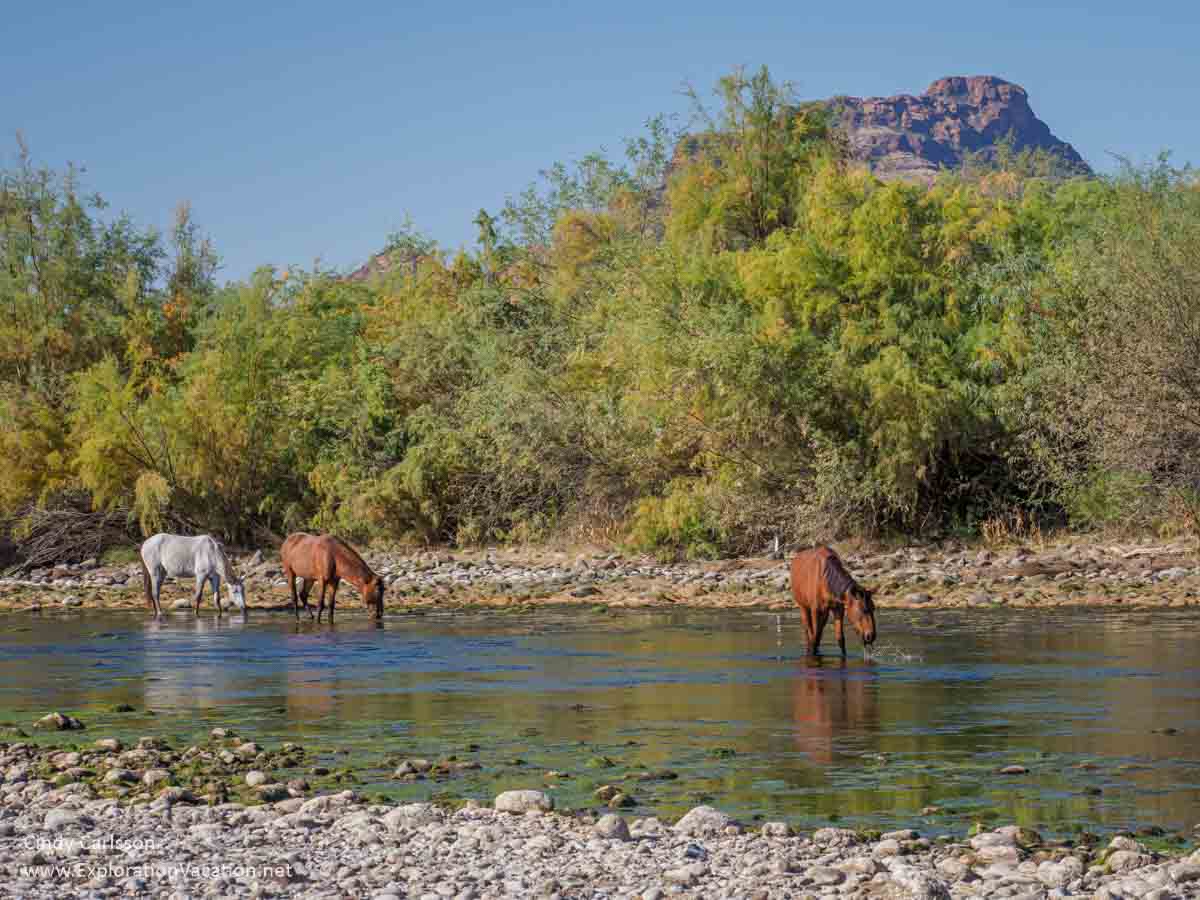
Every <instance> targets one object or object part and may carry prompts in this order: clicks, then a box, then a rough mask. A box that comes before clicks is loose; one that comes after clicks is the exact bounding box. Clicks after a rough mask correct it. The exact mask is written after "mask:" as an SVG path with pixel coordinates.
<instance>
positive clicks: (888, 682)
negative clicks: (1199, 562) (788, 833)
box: [0, 610, 1200, 831]
mask: <svg viewBox="0 0 1200 900" xmlns="http://www.w3.org/2000/svg"><path fill="white" fill-rule="evenodd" d="M10 621H12V622H13V623H14V624H15V623H17V622H18V621H19V622H20V629H21V630H18V629H17V628H9V629H5V630H3V631H0V719H3V720H7V721H11V722H15V723H18V724H22V725H26V726H27V725H28V724H29V723H30V722H31V721H32V720H33V719H34V718H36V717H38V716H40V715H42V714H44V713H45V712H47V711H50V710H52V709H61V710H63V711H65V712H70V713H72V714H75V715H78V716H79V717H81V718H83V719H84V721H85V722H87V724H88V728H89V731H88V732H87V736H88V737H89V738H91V737H92V736H93V735H95V736H97V737H99V736H104V735H108V734H113V735H116V736H119V737H124V738H130V737H132V738H136V737H137V736H139V735H141V734H148V733H155V734H164V735H167V736H171V737H174V738H176V739H178V740H180V741H195V740H201V739H203V738H204V736H205V735H206V733H207V731H208V730H209V729H211V728H212V727H214V726H216V725H222V726H226V727H234V728H236V729H238V730H239V731H240V732H241V733H242V734H245V735H247V736H249V737H253V738H254V739H256V740H259V741H263V742H276V741H284V740H293V741H299V742H302V743H304V745H305V746H307V747H310V748H312V749H313V750H314V752H315V753H317V755H318V757H320V758H325V759H328V760H329V761H331V762H332V763H334V764H336V765H337V766H339V767H344V768H353V769H355V771H356V772H359V773H360V774H361V777H362V778H363V781H362V784H361V787H362V789H364V790H367V791H369V792H370V793H372V794H380V793H382V794H387V795H389V796H393V797H409V798H425V797H430V796H433V795H435V794H437V795H457V796H463V797H465V796H476V797H482V798H490V797H491V796H492V795H493V794H494V793H495V791H497V790H499V789H503V788H505V787H509V786H519V787H530V786H534V787H537V786H540V785H541V784H542V783H543V782H544V781H545V780H546V778H545V773H546V772H547V771H550V770H557V771H560V772H567V773H569V774H570V776H571V777H570V778H569V779H561V780H557V781H552V783H553V784H554V787H553V788H552V790H553V791H554V792H555V794H556V795H557V796H558V798H559V800H560V803H562V804H564V805H568V806H576V805H583V804H588V803H591V802H594V801H592V799H591V796H592V791H593V790H594V789H595V787H597V786H598V785H600V784H607V783H617V782H620V783H621V784H622V785H623V786H624V787H626V788H627V789H629V790H632V791H633V794H634V796H635V798H636V800H637V801H638V804H639V808H638V810H636V811H637V812H641V813H651V812H653V813H660V814H671V813H677V812H681V811H683V810H684V809H686V808H688V807H690V806H693V805H695V804H696V803H698V802H712V803H716V804H718V805H720V806H721V807H722V808H725V809H727V810H729V811H730V812H733V813H735V814H738V815H741V816H743V817H746V818H751V817H753V816H755V815H770V816H772V817H786V818H789V819H791V820H793V821H796V822H798V823H819V822H827V821H829V820H831V819H834V818H836V819H837V820H839V821H841V822H844V823H847V824H863V825H871V826H878V827H886V826H888V825H908V824H912V822H913V819H914V817H915V816H917V815H918V814H919V813H920V811H921V810H922V809H923V808H925V807H928V806H938V807H941V808H942V812H940V813H939V814H938V815H939V817H940V818H939V820H938V821H939V827H942V828H945V829H947V830H959V831H961V830H963V829H965V828H966V827H968V826H969V825H970V824H971V823H973V822H974V821H976V820H981V819H982V820H988V819H992V818H999V819H1003V820H1005V821H1011V820H1016V821H1019V822H1021V823H1022V824H1028V825H1033V826H1039V827H1042V828H1046V829H1047V830H1050V831H1056V830H1057V831H1069V830H1070V829H1071V828H1073V827H1077V826H1078V825H1080V824H1086V825H1088V826H1093V827H1102V828H1103V827H1106V828H1110V829H1115V828H1126V827H1136V826H1138V825H1144V824H1155V825H1161V826H1164V827H1172V828H1180V827H1190V826H1191V825H1193V824H1195V822H1196V821H1197V819H1198V818H1200V668H1198V666H1197V662H1196V658H1195V654H1194V650H1193V647H1192V641H1191V640H1190V639H1189V635H1190V634H1192V633H1194V630H1195V626H1196V625H1197V624H1198V622H1200V616H1197V615H1195V614H1194V613H1187V612H1180V613H1162V612H1159V613H1155V614H1154V617H1153V618H1148V617H1147V616H1146V615H1145V614H1140V613H1137V612H1134V611H1121V612H1119V613H1109V612H1098V611H1096V610H1084V611H1054V612H1052V613H1039V612H1015V611H1007V612H992V611H984V612H980V613H973V612H972V613H967V612H960V611H941V612H938V613H930V612H919V611H918V612H911V613H910V612H901V611H895V610H889V611H886V612H885V614H883V615H881V616H880V630H881V637H882V638H884V639H886V640H887V641H888V642H889V644H891V645H892V646H894V647H896V648H897V650H898V653H899V655H898V656H897V657H896V658H897V659H904V658H905V656H904V654H912V655H913V658H915V659H918V660H919V662H891V661H889V662H885V661H881V660H864V659H863V658H862V657H861V656H854V655H852V656H851V657H850V658H849V659H842V658H841V657H839V656H825V657H818V658H806V657H804V656H803V655H802V641H801V638H800V634H799V627H798V621H797V620H796V618H795V617H794V616H784V617H783V618H782V620H780V619H779V617H777V616H776V615H775V614H761V613H744V612H717V611H698V610H686V611H666V612H662V611H638V612H627V613H622V614H619V615H597V614H594V613H591V612H587V611H579V610H572V611H561V610H558V611H555V610H550V611H543V612H539V613H537V614H531V615H513V614H510V613H492V614H475V613H471V614H449V613H446V614H432V615H428V616H408V615H393V616H390V617H388V618H386V619H385V620H384V622H374V621H372V620H370V619H368V618H366V617H365V616H363V615H361V614H360V613H359V612H358V611H353V612H352V611H350V610H347V611H346V613H341V614H339V616H338V618H337V624H336V625H330V624H328V623H324V622H323V623H321V624H319V625H318V624H317V623H315V622H310V621H308V620H307V619H306V618H304V617H301V619H300V621H299V622H297V621H296V619H295V617H294V616H293V615H292V614H291V613H290V612H281V613H272V614H262V613H259V614H253V613H252V614H251V615H250V616H249V618H243V617H242V616H240V615H233V616H229V615H226V616H222V617H220V618H218V617H217V616H216V615H215V614H211V615H202V616H201V617H200V618H195V617H192V616H191V615H190V614H173V615H168V616H166V617H164V618H163V619H162V620H159V621H153V620H146V619H144V618H143V617H142V616H140V615H135V614H128V613H126V614H117V613H110V614H99V613H86V614H73V615H62V616H47V617H43V618H41V619H21V620H17V619H12V620H10ZM777 623H778V624H777ZM851 642H854V639H851ZM857 649H858V648H857V646H855V647H854V648H853V649H852V651H851V652H852V654H853V653H854V652H855V650H857ZM121 705H127V706H132V707H134V709H135V711H134V712H132V713H129V712H126V713H117V712H115V710H116V709H117V708H118V707H119V706H121ZM39 739H43V738H39ZM472 747H474V748H478V749H473V750H466V749H464V748H472ZM451 755H458V756H459V757H460V759H462V758H470V759H475V760H478V761H479V762H480V763H481V764H482V765H483V768H482V769H481V770H479V771H478V772H473V773H470V774H467V775H464V776H462V777H456V778H454V779H451V780H449V781H445V782H433V781H429V782H418V783H413V784H409V783H403V782H398V781H395V780H394V779H393V778H392V777H391V773H392V770H393V769H394V767H395V766H394V764H395V760H396V759H397V758H400V759H402V758H405V757H411V756H423V757H426V758H430V759H434V758H439V757H446V756H451ZM1013 763H1019V764H1021V765H1023V766H1025V767H1026V768H1028V769H1029V772H1028V774H1026V775H1021V776H1004V775H1000V774H999V769H1000V768H1002V767H1004V766H1006V765H1010V764H1013ZM664 772H665V773H666V774H664ZM670 774H674V775H676V776H677V777H676V778H670V777H669V775H670Z"/></svg>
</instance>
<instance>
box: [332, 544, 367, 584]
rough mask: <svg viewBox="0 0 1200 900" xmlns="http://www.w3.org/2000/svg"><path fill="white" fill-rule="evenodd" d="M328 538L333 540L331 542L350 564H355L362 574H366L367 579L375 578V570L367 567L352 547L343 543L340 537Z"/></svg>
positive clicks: (365, 562)
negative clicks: (348, 558)
mask: <svg viewBox="0 0 1200 900" xmlns="http://www.w3.org/2000/svg"><path fill="white" fill-rule="evenodd" d="M330 537H331V538H333V540H334V541H335V542H336V543H337V545H338V549H340V550H341V551H342V552H344V553H345V554H346V555H347V556H348V557H350V561H351V562H354V563H357V564H358V565H360V566H362V570H363V572H365V573H366V576H367V577H368V578H374V577H375V570H374V569H372V568H371V567H370V566H368V565H367V561H366V560H365V559H363V558H362V556H361V555H360V554H359V552H358V551H357V550H355V549H354V548H353V547H351V546H350V545H349V544H347V543H346V542H345V541H343V540H342V539H341V538H340V537H337V536H335V535H330Z"/></svg>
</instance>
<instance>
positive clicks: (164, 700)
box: [143, 617, 246, 710]
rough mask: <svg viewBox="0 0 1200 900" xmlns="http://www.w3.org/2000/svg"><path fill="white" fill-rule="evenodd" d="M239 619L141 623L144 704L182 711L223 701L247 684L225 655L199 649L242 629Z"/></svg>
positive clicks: (176, 618)
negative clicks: (209, 642)
mask: <svg viewBox="0 0 1200 900" xmlns="http://www.w3.org/2000/svg"><path fill="white" fill-rule="evenodd" d="M244 624H245V623H244V622H243V621H242V620H239V619H217V618H212V619H208V618H202V619H181V618H178V617H175V618H172V619H166V620H164V619H151V620H149V621H147V622H146V626H145V643H144V647H145V650H144V653H145V671H146V674H147V675H148V676H149V677H148V678H146V679H145V681H144V683H143V692H144V702H145V706H146V708H147V709H160V710H184V709H189V708H197V707H199V708H209V707H215V706H223V705H227V704H228V702H229V697H230V696H231V695H234V694H237V693H238V692H239V691H241V690H243V689H244V687H245V680H246V675H245V672H244V671H241V672H239V669H238V665H237V664H236V663H234V662H232V661H231V659H230V658H229V657H227V656H225V655H224V654H221V653H218V654H215V655H214V654H212V653H210V652H207V651H206V650H205V649H201V648H197V647H196V644H197V643H198V642H199V641H207V640H213V641H215V642H221V641H224V640H226V639H227V638H228V637H229V632H236V631H240V630H241V629H242V628H243V627H244Z"/></svg>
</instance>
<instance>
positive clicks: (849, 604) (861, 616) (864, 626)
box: [842, 585, 875, 646]
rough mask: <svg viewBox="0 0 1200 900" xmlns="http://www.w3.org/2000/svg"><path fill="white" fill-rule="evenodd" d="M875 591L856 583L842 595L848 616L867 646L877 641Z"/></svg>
mask: <svg viewBox="0 0 1200 900" xmlns="http://www.w3.org/2000/svg"><path fill="white" fill-rule="evenodd" d="M874 596H875V595H874V593H873V592H872V591H868V590H867V589H866V588H862V587H859V586H858V585H855V586H854V587H852V588H850V590H848V591H846V593H845V594H843V595H842V604H843V605H844V606H845V607H846V617H847V618H848V619H849V620H850V624H851V625H853V626H854V630H855V631H857V632H858V636H859V637H861V638H862V642H863V643H864V644H866V645H867V646H870V645H871V644H873V643H875V600H874Z"/></svg>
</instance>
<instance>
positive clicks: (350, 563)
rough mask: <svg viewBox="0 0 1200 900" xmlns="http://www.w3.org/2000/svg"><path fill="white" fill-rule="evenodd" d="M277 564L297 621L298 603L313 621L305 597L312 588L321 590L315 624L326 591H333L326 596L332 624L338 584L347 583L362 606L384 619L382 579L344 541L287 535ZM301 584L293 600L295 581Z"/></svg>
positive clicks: (320, 536) (332, 537)
mask: <svg viewBox="0 0 1200 900" xmlns="http://www.w3.org/2000/svg"><path fill="white" fill-rule="evenodd" d="M279 560H280V562H281V563H282V564H283V577H284V578H286V579H287V583H288V587H289V588H291V591H292V609H293V610H294V611H295V613H296V618H299V617H300V604H299V601H300V600H303V601H304V608H305V609H307V610H308V615H309V617H310V618H311V617H312V610H311V609H309V605H308V594H309V591H311V590H312V586H313V585H314V584H317V585H319V586H320V588H321V599H320V605H319V606H318V607H317V621H318V622H320V621H321V613H322V612H323V611H324V609H325V589H326V588H327V587H331V588H332V589H333V590H332V592H331V593H330V595H329V621H330V622H332V621H333V609H334V604H335V603H336V602H337V589H338V583H339V582H341V581H342V580H345V581H348V582H350V583H351V584H352V585H354V586H355V587H356V588H358V590H359V592H360V593H361V594H362V598H363V604H364V605H365V606H366V607H367V608H368V609H373V610H374V612H375V618H376V619H382V618H383V579H382V578H380V577H379V576H378V575H376V574H375V573H374V572H372V571H371V567H370V566H368V565H367V564H366V563H365V562H364V561H363V558H362V557H361V556H359V555H358V553H356V552H355V551H354V549H353V548H351V547H350V546H349V545H348V544H346V543H345V542H344V541H342V540H340V539H338V538H335V537H334V536H333V535H330V534H305V533H303V532H300V531H298V532H295V533H294V534H289V535H288V536H287V540H285V541H284V542H283V546H282V547H281V548H280V549H279ZM297 578H299V579H301V581H303V583H304V584H303V586H302V588H301V590H300V596H299V598H297V596H296V579H297Z"/></svg>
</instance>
